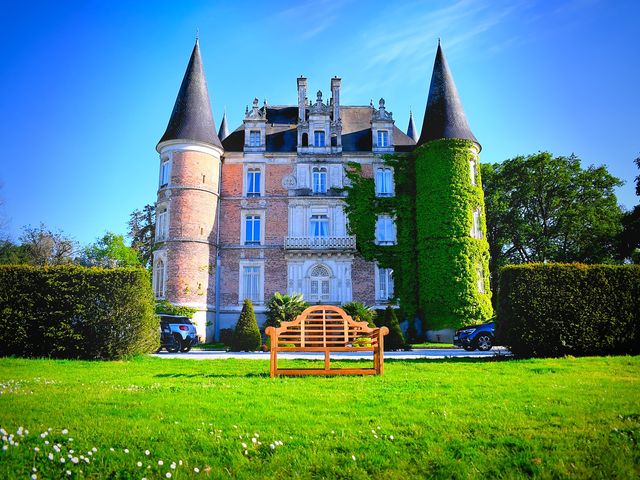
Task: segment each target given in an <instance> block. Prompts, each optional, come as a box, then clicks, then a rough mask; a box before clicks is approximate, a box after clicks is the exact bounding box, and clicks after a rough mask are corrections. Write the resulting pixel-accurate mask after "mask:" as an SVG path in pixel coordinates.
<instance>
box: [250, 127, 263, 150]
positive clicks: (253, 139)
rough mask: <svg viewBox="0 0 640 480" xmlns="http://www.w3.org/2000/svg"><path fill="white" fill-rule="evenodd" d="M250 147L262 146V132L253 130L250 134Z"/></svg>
mask: <svg viewBox="0 0 640 480" xmlns="http://www.w3.org/2000/svg"><path fill="white" fill-rule="evenodd" d="M249 146H250V147H259V146H260V130H251V131H250V132H249Z"/></svg>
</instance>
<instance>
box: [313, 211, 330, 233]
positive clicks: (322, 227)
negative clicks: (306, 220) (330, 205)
mask: <svg viewBox="0 0 640 480" xmlns="http://www.w3.org/2000/svg"><path fill="white" fill-rule="evenodd" d="M311 236H312V237H315V238H324V237H328V236H329V218H328V217H327V216H326V215H311Z"/></svg>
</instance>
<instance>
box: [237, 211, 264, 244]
mask: <svg viewBox="0 0 640 480" xmlns="http://www.w3.org/2000/svg"><path fill="white" fill-rule="evenodd" d="M250 217H251V218H252V223H255V221H256V220H255V219H256V217H257V219H258V222H259V225H258V233H259V235H260V237H259V238H258V240H257V241H256V240H247V233H248V232H247V221H248V220H249V218H250ZM252 230H254V231H255V226H252ZM241 235H242V238H241V240H242V241H241V242H240V243H241V244H242V245H246V246H251V247H254V246H260V245H263V243H264V215H263V212H253V211H252V212H243V213H242V228H241Z"/></svg>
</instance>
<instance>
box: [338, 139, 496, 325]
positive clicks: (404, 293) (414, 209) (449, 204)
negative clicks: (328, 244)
mask: <svg viewBox="0 0 640 480" xmlns="http://www.w3.org/2000/svg"><path fill="white" fill-rule="evenodd" d="M474 148H475V144H474V143H473V142H470V141H467V140H457V139H443V140H436V141H433V142H429V143H428V144H426V145H424V146H421V147H419V148H418V149H417V150H416V151H414V152H413V153H410V154H395V155H386V156H384V157H383V159H384V163H385V164H386V165H388V166H389V167H391V168H392V169H393V171H394V183H395V195H394V196H393V197H376V195H375V180H374V179H373V178H365V177H363V176H362V168H361V165H360V164H357V163H351V164H349V167H350V169H349V171H348V173H347V176H348V178H349V180H350V183H351V185H350V186H348V187H347V188H346V191H347V197H346V207H345V212H346V214H347V216H348V218H349V231H350V233H351V234H352V235H356V238H357V247H358V251H359V252H360V254H361V255H362V256H363V257H364V258H365V259H366V260H369V261H376V262H377V263H378V264H379V266H380V267H384V268H392V269H393V271H394V283H395V296H396V299H397V300H398V301H399V303H400V306H401V308H402V310H403V311H404V313H405V315H406V318H407V319H409V320H410V328H411V327H412V320H413V318H415V317H416V315H417V316H419V317H421V318H422V320H423V328H425V329H429V330H438V329H442V328H458V327H460V326H462V325H468V324H473V323H478V322H482V321H485V320H487V319H488V318H490V317H491V316H492V315H493V310H492V307H491V291H490V285H489V245H488V243H487V241H486V221H485V214H484V196H483V192H482V182H481V179H480V173H479V172H480V168H479V167H478V168H476V171H477V173H476V175H477V176H476V181H475V186H474V185H473V184H472V182H471V170H470V167H469V160H470V159H471V158H472V156H473V150H472V149H474ZM476 161H477V160H476ZM475 209H478V210H479V211H480V227H481V230H482V232H483V234H482V237H483V238H481V239H476V238H472V237H471V235H470V233H471V230H472V226H473V212H474V210H475ZM382 214H387V215H391V216H393V217H395V221H396V231H397V243H396V245H392V246H382V245H376V244H375V226H376V219H377V216H378V215H382ZM479 273H481V274H482V277H483V279H482V282H480V281H479V280H480V279H479V278H478V275H479ZM480 284H483V286H484V291H485V293H480V292H479V286H480Z"/></svg>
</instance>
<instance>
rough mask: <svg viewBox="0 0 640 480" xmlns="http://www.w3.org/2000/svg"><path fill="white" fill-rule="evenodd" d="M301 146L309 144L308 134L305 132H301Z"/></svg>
mask: <svg viewBox="0 0 640 480" xmlns="http://www.w3.org/2000/svg"><path fill="white" fill-rule="evenodd" d="M302 146H303V147H308V146H309V134H308V133H306V132H305V133H303V134H302Z"/></svg>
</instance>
